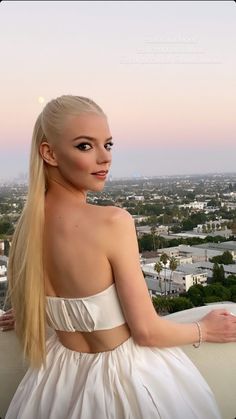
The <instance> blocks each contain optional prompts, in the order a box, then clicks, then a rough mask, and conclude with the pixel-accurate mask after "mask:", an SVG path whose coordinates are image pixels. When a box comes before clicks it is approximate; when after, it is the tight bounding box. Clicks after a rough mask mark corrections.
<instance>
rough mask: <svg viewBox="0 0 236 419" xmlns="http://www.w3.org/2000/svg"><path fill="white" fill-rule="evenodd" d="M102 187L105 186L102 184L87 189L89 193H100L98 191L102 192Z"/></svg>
mask: <svg viewBox="0 0 236 419" xmlns="http://www.w3.org/2000/svg"><path fill="white" fill-rule="evenodd" d="M104 186H105V184H104V183H103V184H100V185H96V186H95V185H93V186H92V187H91V188H89V190H90V191H91V192H100V191H102V190H103V189H104Z"/></svg>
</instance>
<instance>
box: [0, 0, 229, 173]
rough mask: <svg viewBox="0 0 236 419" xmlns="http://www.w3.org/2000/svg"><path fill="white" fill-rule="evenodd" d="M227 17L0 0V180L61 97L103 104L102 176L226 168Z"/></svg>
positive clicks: (184, 6) (203, 11) (225, 4)
mask: <svg viewBox="0 0 236 419" xmlns="http://www.w3.org/2000/svg"><path fill="white" fill-rule="evenodd" d="M235 21H236V3H235V2H234V1H233V0H232V1H125V2H123V1H95V2H93V1H84V2H83V1H46V2H44V1H2V2H1V3H0V36H1V43H0V52H1V55H0V56H1V78H0V92H1V94H0V179H11V178H14V177H17V176H19V175H21V174H22V173H27V171H28V161H29V151H30V143H31V135H32V130H33V126H34V123H35V120H36V118H37V116H38V114H39V113H40V112H41V110H42V107H43V106H44V105H45V104H46V103H47V102H48V101H49V100H51V99H53V98H55V97H58V96H60V95H62V94H75V95H79V96H87V97H91V98H92V99H93V100H95V102H97V103H98V104H99V105H100V106H101V107H102V108H103V110H104V112H105V113H106V115H107V117H108V122H109V126H110V130H111V133H112V136H113V140H114V146H113V151H112V153H113V164H112V169H111V175H112V177H113V178H117V177H131V176H136V177H139V176H164V175H175V174H176V175H181V174H197V173H222V172H236V141H235V139H236V138H235V133H236V118H235V109H236V103H235V102H236V80H235V74H236V48H235V45H236V25H235ZM40 98H43V100H44V102H43V103H41V102H42V100H40Z"/></svg>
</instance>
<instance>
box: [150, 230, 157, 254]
mask: <svg viewBox="0 0 236 419" xmlns="http://www.w3.org/2000/svg"><path fill="white" fill-rule="evenodd" d="M150 230H151V235H152V240H153V250H154V251H156V243H155V237H156V231H157V228H156V226H155V225H153V226H152V227H151V229H150Z"/></svg>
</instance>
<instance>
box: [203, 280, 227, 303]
mask: <svg viewBox="0 0 236 419" xmlns="http://www.w3.org/2000/svg"><path fill="white" fill-rule="evenodd" d="M204 294H205V296H204V302H205V303H206V302H209V299H208V297H210V296H216V297H219V298H220V300H219V301H229V300H230V298H231V293H230V290H229V288H226V287H224V286H223V285H222V284H219V283H217V284H210V285H208V286H206V287H204Z"/></svg>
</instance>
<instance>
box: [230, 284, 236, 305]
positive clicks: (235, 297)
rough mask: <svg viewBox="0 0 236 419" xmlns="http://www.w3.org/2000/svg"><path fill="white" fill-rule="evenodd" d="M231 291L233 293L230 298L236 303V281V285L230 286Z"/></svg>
mask: <svg viewBox="0 0 236 419" xmlns="http://www.w3.org/2000/svg"><path fill="white" fill-rule="evenodd" d="M229 290H230V293H231V298H230V300H231V301H233V302H234V303H236V283H235V285H231V286H230V287H229Z"/></svg>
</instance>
